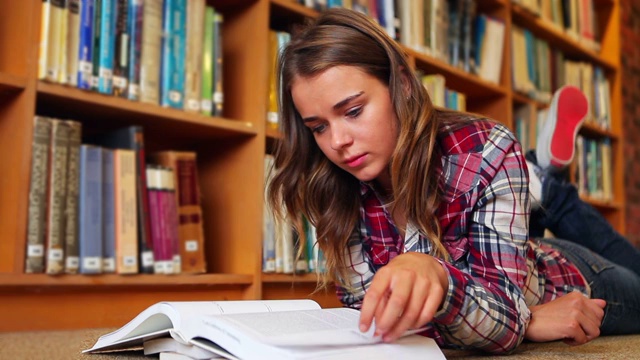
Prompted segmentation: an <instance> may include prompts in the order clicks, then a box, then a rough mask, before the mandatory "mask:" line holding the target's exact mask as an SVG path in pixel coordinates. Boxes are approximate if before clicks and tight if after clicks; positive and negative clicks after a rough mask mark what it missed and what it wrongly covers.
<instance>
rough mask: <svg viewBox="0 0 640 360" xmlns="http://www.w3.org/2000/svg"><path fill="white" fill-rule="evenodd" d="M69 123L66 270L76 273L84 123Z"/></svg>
mask: <svg viewBox="0 0 640 360" xmlns="http://www.w3.org/2000/svg"><path fill="white" fill-rule="evenodd" d="M67 124H68V125H69V158H68V162H67V197H66V205H65V211H66V217H65V231H64V245H65V272H66V273H67V274H75V273H77V272H78V268H79V266H80V257H79V253H78V251H79V247H78V193H79V186H80V183H79V175H80V173H79V172H80V169H79V167H80V142H81V141H82V124H81V123H79V122H77V121H67Z"/></svg>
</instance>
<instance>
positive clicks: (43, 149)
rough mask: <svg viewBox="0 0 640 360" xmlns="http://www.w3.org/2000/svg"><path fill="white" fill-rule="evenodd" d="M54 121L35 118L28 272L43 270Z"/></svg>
mask: <svg viewBox="0 0 640 360" xmlns="http://www.w3.org/2000/svg"><path fill="white" fill-rule="evenodd" d="M50 141H51V120H50V119H49V118H46V117H43V116H36V117H35V118H34V119H33V140H32V144H31V178H30V183H29V217H28V222H29V223H28V225H27V252H26V259H25V272H26V273H42V272H44V243H45V236H46V232H45V228H46V224H47V218H46V211H47V173H48V171H49V170H48V169H49V148H50Z"/></svg>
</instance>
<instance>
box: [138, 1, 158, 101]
mask: <svg viewBox="0 0 640 360" xmlns="http://www.w3.org/2000/svg"><path fill="white" fill-rule="evenodd" d="M142 27H143V28H142V50H141V54H140V101H141V102H145V103H150V104H159V103H160V65H159V64H160V60H161V57H160V49H161V46H162V0H146V1H145V2H144V7H143V20H142Z"/></svg>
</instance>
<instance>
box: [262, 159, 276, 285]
mask: <svg viewBox="0 0 640 360" xmlns="http://www.w3.org/2000/svg"><path fill="white" fill-rule="evenodd" d="M273 162H274V158H273V155H270V154H267V155H265V157H264V190H265V192H264V196H265V200H266V196H267V189H268V188H269V185H270V183H271V179H272V177H273V173H274V168H273ZM262 211H263V214H262V271H264V272H269V273H271V272H275V271H276V230H275V219H274V217H273V211H272V209H271V207H270V206H269V203H268V202H267V201H264V203H263V210H262Z"/></svg>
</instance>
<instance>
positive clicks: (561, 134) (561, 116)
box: [536, 86, 589, 169]
mask: <svg viewBox="0 0 640 360" xmlns="http://www.w3.org/2000/svg"><path fill="white" fill-rule="evenodd" d="M588 112H589V102H588V101H587V97H586V96H585V95H584V94H583V93H582V91H580V89H578V88H577V87H575V86H563V87H561V88H560V89H558V90H557V91H556V92H555V93H554V94H553V100H552V101H551V108H550V109H549V115H548V116H547V120H546V121H545V123H544V124H543V125H542V129H541V130H540V134H538V140H537V143H536V156H537V158H538V166H540V167H541V168H543V169H545V168H547V167H549V166H552V167H555V168H557V169H562V168H564V167H566V166H567V165H569V164H570V163H571V161H572V160H573V155H574V153H575V144H576V135H577V134H578V129H580V126H581V125H582V123H583V122H584V120H585V118H586V116H587V113H588Z"/></svg>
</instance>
